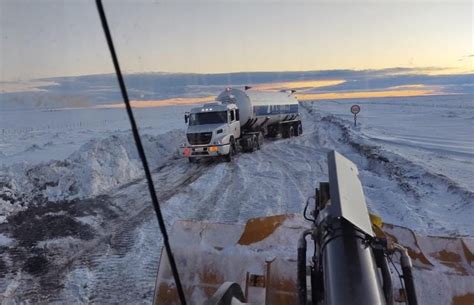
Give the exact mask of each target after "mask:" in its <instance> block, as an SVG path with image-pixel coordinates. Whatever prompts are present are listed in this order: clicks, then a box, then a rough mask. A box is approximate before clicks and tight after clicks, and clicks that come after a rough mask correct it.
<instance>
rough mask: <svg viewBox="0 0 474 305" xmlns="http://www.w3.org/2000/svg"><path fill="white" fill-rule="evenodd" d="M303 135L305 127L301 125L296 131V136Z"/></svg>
mask: <svg viewBox="0 0 474 305" xmlns="http://www.w3.org/2000/svg"><path fill="white" fill-rule="evenodd" d="M302 134H303V125H301V123H299V124H298V128H297V129H296V136H301V135H302Z"/></svg>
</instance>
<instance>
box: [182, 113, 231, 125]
mask: <svg viewBox="0 0 474 305" xmlns="http://www.w3.org/2000/svg"><path fill="white" fill-rule="evenodd" d="M219 123H227V111H216V112H203V113H191V115H190V116H189V125H190V126H193V125H205V124H219Z"/></svg>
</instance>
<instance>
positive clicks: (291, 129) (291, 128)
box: [287, 126, 295, 138]
mask: <svg viewBox="0 0 474 305" xmlns="http://www.w3.org/2000/svg"><path fill="white" fill-rule="evenodd" d="M287 132H288V136H287V138H291V137H292V136H294V135H295V129H294V128H293V126H290V128H288V131H287Z"/></svg>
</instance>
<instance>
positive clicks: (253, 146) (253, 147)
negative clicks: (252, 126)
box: [252, 136, 259, 151]
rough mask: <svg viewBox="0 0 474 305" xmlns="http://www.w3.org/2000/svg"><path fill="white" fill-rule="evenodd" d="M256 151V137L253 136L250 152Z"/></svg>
mask: <svg viewBox="0 0 474 305" xmlns="http://www.w3.org/2000/svg"><path fill="white" fill-rule="evenodd" d="M257 149H259V147H258V138H257V136H253V137H252V151H256V150H257Z"/></svg>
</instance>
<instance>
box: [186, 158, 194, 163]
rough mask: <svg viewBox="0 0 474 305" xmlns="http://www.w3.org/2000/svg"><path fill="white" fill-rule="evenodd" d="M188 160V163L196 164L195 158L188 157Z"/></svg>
mask: <svg viewBox="0 0 474 305" xmlns="http://www.w3.org/2000/svg"><path fill="white" fill-rule="evenodd" d="M188 160H189V163H196V158H195V157H189V158H188Z"/></svg>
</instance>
